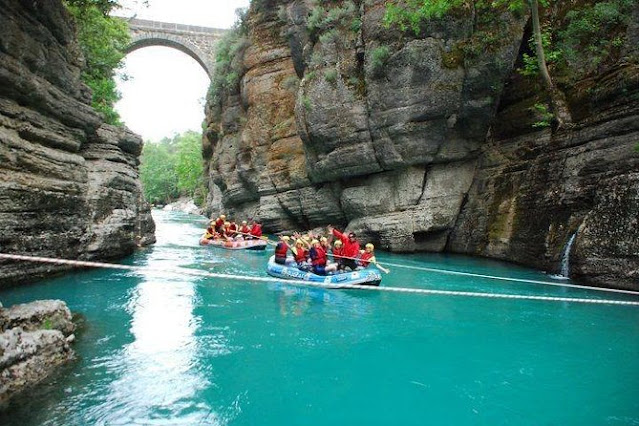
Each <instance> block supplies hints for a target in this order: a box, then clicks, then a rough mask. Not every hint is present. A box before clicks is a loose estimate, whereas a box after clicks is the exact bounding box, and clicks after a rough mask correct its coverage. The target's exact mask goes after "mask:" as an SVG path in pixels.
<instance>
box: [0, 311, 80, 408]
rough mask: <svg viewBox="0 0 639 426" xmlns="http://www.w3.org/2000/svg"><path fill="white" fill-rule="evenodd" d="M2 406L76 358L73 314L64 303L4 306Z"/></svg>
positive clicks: (0, 371)
mask: <svg viewBox="0 0 639 426" xmlns="http://www.w3.org/2000/svg"><path fill="white" fill-rule="evenodd" d="M0 325H1V326H2V334H0V379H1V380H0V407H1V406H2V405H5V404H6V403H7V402H8V401H9V400H10V399H11V398H12V397H13V396H14V395H16V394H17V393H19V392H23V391H25V390H27V389H28V388H30V387H31V386H33V385H35V384H37V383H39V382H41V381H42V380H44V379H45V378H47V377H49V376H50V375H51V374H52V373H53V372H55V371H56V369H57V368H58V367H59V366H61V365H62V364H65V363H66V362H68V361H70V360H72V359H73V357H74V352H73V349H71V346H70V343H71V342H73V340H74V339H75V336H74V334H73V332H74V331H75V325H74V324H73V322H72V321H71V312H70V311H69V309H68V308H67V306H66V304H65V303H64V302H62V301H60V300H42V301H37V302H33V303H27V304H23V305H16V306H12V307H11V308H8V309H6V308H2V307H0Z"/></svg>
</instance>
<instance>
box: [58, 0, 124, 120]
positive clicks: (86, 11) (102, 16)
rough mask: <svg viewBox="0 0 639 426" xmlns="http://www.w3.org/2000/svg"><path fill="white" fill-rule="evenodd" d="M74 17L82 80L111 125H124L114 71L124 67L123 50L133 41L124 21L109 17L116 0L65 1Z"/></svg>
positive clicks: (95, 106)
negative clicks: (83, 63)
mask: <svg viewBox="0 0 639 426" xmlns="http://www.w3.org/2000/svg"><path fill="white" fill-rule="evenodd" d="M64 4H65V5H66V7H67V10H68V11H69V13H70V14H71V16H73V18H74V21H75V24H76V30H77V37H78V42H79V43H80V47H81V49H82V53H83V54H84V59H85V62H86V65H85V68H84V70H83V71H82V79H83V80H84V82H85V83H86V84H87V86H89V87H90V88H91V90H92V92H93V98H92V102H91V106H93V108H95V109H96V110H97V111H99V112H101V113H102V114H103V115H104V119H105V121H106V122H107V123H109V124H121V123H120V117H119V115H118V113H117V112H115V110H114V109H113V106H114V105H115V103H116V102H117V101H118V100H119V99H120V94H119V93H118V91H117V90H116V84H115V81H114V80H113V77H114V75H115V70H116V69H118V68H120V67H121V66H122V59H123V58H124V56H125V53H124V50H125V49H126V47H127V46H128V45H129V43H130V37H129V32H128V28H127V24H126V22H125V21H124V20H122V19H118V18H113V17H110V16H109V15H108V14H109V12H110V11H111V10H112V9H113V8H114V7H116V6H117V2H116V1H114V0H65V1H64Z"/></svg>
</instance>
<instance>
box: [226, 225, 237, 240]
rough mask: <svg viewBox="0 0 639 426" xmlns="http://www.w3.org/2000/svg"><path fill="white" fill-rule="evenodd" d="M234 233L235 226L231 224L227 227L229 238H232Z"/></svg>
mask: <svg viewBox="0 0 639 426" xmlns="http://www.w3.org/2000/svg"><path fill="white" fill-rule="evenodd" d="M235 231H237V225H235V224H234V223H231V225H230V226H229V232H228V235H229V236H230V237H234V236H235Z"/></svg>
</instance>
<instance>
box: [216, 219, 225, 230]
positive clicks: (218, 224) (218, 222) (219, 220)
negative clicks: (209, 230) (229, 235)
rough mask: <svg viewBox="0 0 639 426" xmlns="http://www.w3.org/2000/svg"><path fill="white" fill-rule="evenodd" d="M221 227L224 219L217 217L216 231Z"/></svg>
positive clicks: (222, 227)
mask: <svg viewBox="0 0 639 426" xmlns="http://www.w3.org/2000/svg"><path fill="white" fill-rule="evenodd" d="M222 229H224V221H223V220H222V219H220V218H217V220H216V221H215V230H216V231H217V232H220V231H221V230H222Z"/></svg>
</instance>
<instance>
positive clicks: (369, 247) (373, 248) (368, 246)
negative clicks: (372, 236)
mask: <svg viewBox="0 0 639 426" xmlns="http://www.w3.org/2000/svg"><path fill="white" fill-rule="evenodd" d="M365 247H366V248H367V249H371V250H375V246H374V245H372V244H371V243H368V244H366V246H365Z"/></svg>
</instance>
